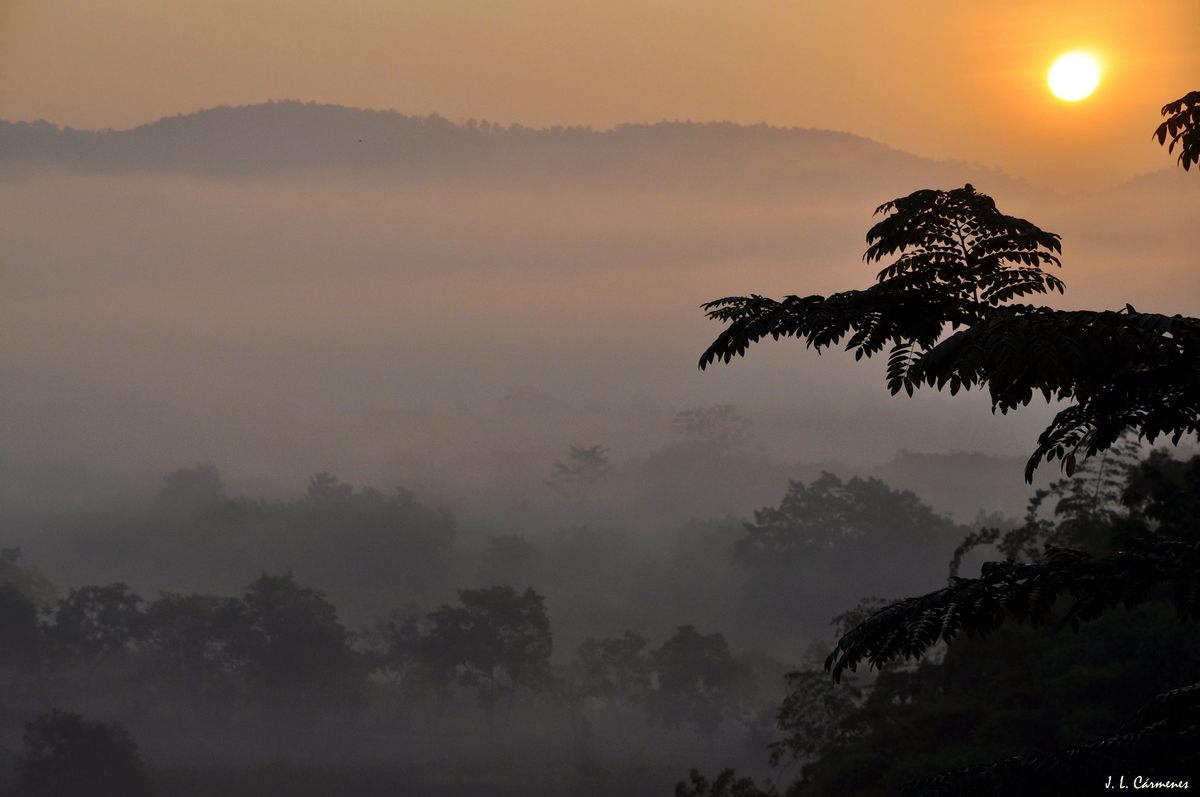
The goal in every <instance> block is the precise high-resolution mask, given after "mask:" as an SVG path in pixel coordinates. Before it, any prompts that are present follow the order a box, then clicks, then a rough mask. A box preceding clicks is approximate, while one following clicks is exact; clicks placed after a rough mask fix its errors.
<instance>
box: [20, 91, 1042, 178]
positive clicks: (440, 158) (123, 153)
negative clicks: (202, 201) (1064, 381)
mask: <svg viewBox="0 0 1200 797" xmlns="http://www.w3.org/2000/svg"><path fill="white" fill-rule="evenodd" d="M0 164H4V165H6V166H8V167H10V168H12V167H14V166H18V165H21V164H25V165H30V164H41V165H59V166H66V167H69V168H72V169H78V170H82V171H92V172H108V173H112V172H122V171H131V170H133V171H177V172H185V173H189V174H197V175H204V176H208V177H216V178H247V177H268V176H288V175H292V176H296V175H310V176H311V175H319V174H321V173H326V174H330V175H342V176H346V175H356V176H361V177H370V178H373V179H389V180H412V179H432V178H435V177H448V176H467V175H470V176H475V177H482V176H491V177H494V178H500V179H507V180H512V179H515V178H517V177H519V176H520V177H525V178H535V177H541V178H554V179H560V180H562V179H578V178H591V179H600V180H605V181H611V180H616V181H620V182H630V181H632V182H633V183H640V184H647V185H655V184H663V183H664V182H665V183H667V184H683V185H688V184H695V183H704V182H706V181H712V180H714V179H720V180H721V181H723V182H732V183H734V184H742V185H743V186H745V187H747V188H750V189H751V190H753V191H754V192H755V193H758V194H774V193H776V192H784V193H794V192H797V191H799V190H803V189H804V188H805V187H810V186H811V183H812V182H813V181H819V182H822V183H824V182H825V181H826V180H833V182H832V183H831V184H830V185H828V186H826V188H827V189H832V190H834V191H835V192H837V193H853V192H855V191H856V190H861V189H863V188H867V187H871V188H875V187H877V186H878V185H879V183H880V182H881V181H883V182H888V181H890V180H904V179H912V178H915V177H917V176H921V177H922V178H924V179H929V178H930V177H933V178H935V179H938V178H940V179H942V180H947V179H952V180H959V179H961V176H962V175H963V174H964V173H967V172H968V171H976V172H979V173H981V174H985V175H986V176H987V179H988V180H989V181H990V182H992V183H993V184H995V183H1001V184H1003V185H1004V186H1005V187H1006V188H1010V189H1016V188H1018V187H1019V186H1022V185H1023V184H1022V183H1021V182H1020V181H1017V180H1013V179H1011V178H1006V177H1003V176H1001V175H1000V174H999V173H996V172H992V171H989V170H986V169H982V168H981V167H974V168H973V169H972V168H969V167H966V165H965V164H962V163H953V162H951V163H943V162H938V161H933V160H931V159H928V158H921V157H918V156H915V155H911V154H908V153H904V152H899V151H897V150H894V149H891V148H890V147H887V146H885V145H883V144H880V143H878V142H875V141H872V140H870V139H866V138H862V137H859V136H854V135H851V134H849V133H840V132H833V131H829V130H806V129H799V128H778V127H769V126H767V125H753V126H747V125H738V124H734V123H730V122H709V123H693V122H660V123H658V124H629V125H621V126H619V127H616V128H613V129H611V130H603V131H600V130H595V129H592V128H587V127H554V128H548V129H534V128H528V127H522V126H520V125H513V126H509V127H505V126H500V125H492V124H489V123H488V122H486V121H485V122H476V121H474V120H472V121H467V122H462V123H455V122H452V121H450V120H447V119H445V118H443V117H440V116H438V115H436V114H435V115H432V116H425V117H422V116H405V115H403V114H401V113H398V112H395V111H369V110H360V109H356V108H345V107H341V106H336V105H318V104H316V103H301V102H297V101H284V102H272V103H266V104H262V105H251V106H241V107H237V108H229V107H220V108H212V109H207V110H202V111H198V112H196V113H192V114H187V115H180V116H173V117H168V118H164V119H160V120H159V121H157V122H153V123H151V124H146V125H141V126H139V127H136V128H133V129H131V130H120V131H116V130H103V131H87V130H75V129H71V128H60V127H58V126H56V125H51V124H49V123H47V122H33V123H28V122H15V123H14V122H0ZM834 178H836V179H834Z"/></svg>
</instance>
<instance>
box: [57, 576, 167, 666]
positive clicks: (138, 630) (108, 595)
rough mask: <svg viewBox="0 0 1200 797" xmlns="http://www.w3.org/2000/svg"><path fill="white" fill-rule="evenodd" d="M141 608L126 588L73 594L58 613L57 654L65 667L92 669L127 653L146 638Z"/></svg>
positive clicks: (82, 590)
mask: <svg viewBox="0 0 1200 797" xmlns="http://www.w3.org/2000/svg"><path fill="white" fill-rule="evenodd" d="M141 604H142V599H141V598H140V597H138V596H137V595H135V594H134V593H133V592H132V591H131V590H130V589H129V587H128V586H127V585H125V584H109V585H107V586H104V587H81V588H79V589H73V590H71V591H70V592H69V593H68V594H67V597H66V598H65V599H63V600H61V601H59V604H58V608H57V609H56V610H55V612H54V624H53V625H52V626H51V628H50V638H51V640H52V642H53V645H54V649H55V653H56V654H57V655H58V656H59V658H60V660H61V661H62V662H63V663H66V664H85V665H87V667H88V668H89V669H91V668H94V667H95V666H96V665H98V664H99V663H100V662H101V661H103V660H105V659H109V658H112V657H114V656H118V655H120V654H122V653H124V652H125V651H127V650H128V649H129V648H130V646H131V645H133V644H134V643H136V642H137V641H138V640H139V639H140V638H141V636H142V632H143V619H144V615H143V614H142V612H141V610H140V607H141Z"/></svg>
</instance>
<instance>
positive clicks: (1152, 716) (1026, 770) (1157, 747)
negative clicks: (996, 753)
mask: <svg viewBox="0 0 1200 797" xmlns="http://www.w3.org/2000/svg"><path fill="white" fill-rule="evenodd" d="M1197 717H1200V683H1197V684H1192V685H1191V686H1185V687H1183V688H1181V689H1175V690H1172V691H1170V692H1166V693H1164V694H1161V695H1159V696H1158V697H1156V698H1154V700H1152V701H1151V702H1150V703H1149V704H1147V705H1146V706H1144V707H1143V708H1142V709H1141V710H1140V711H1139V712H1138V713H1137V714H1136V715H1135V716H1134V717H1133V719H1132V720H1130V721H1129V722H1128V723H1126V725H1125V726H1124V727H1122V728H1121V729H1120V730H1119V731H1118V732H1117V733H1116V734H1115V735H1114V736H1112V737H1110V738H1108V739H1103V740H1101V741H1098V742H1093V743H1091V744H1085V745H1080V746H1078V747H1072V748H1068V749H1066V750H1049V751H1046V752H1042V753H1037V754H1036V755H1032V756H1028V757H1025V758H1016V757H1013V758H1008V759H1005V760H1003V761H997V762H995V763H992V764H985V765H982V766H974V767H968V768H966V769H962V770H959V771H957V772H950V773H947V774H945V775H939V776H937V777H933V778H927V779H924V780H919V781H915V782H913V783H909V784H908V785H907V786H906V787H905V788H904V790H903V791H902V795H903V797H966V796H967V795H972V796H973V795H996V797H1000V795H1031V796H1033V795H1054V797H1058V796H1059V795H1075V794H1093V793H1095V792H1096V791H1097V790H1098V789H1099V788H1101V787H1102V786H1104V784H1105V783H1106V778H1108V777H1111V778H1112V783H1113V784H1114V785H1113V788H1117V787H1119V784H1121V780H1120V778H1121V776H1122V775H1124V778H1125V782H1124V788H1130V787H1133V788H1137V786H1136V785H1135V783H1134V778H1135V777H1138V776H1141V777H1143V778H1145V776H1146V774H1147V773H1154V776H1153V777H1151V778H1145V779H1146V780H1150V781H1153V782H1164V781H1168V782H1169V781H1175V782H1180V781H1185V780H1187V779H1188V776H1187V773H1189V772H1191V773H1194V772H1195V771H1196V768H1197V765H1200V727H1198V726H1197Z"/></svg>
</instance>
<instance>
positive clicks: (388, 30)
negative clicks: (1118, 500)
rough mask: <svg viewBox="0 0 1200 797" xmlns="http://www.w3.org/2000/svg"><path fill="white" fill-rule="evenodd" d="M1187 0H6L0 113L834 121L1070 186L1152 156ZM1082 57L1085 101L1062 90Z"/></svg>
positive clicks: (1197, 6)
mask: <svg viewBox="0 0 1200 797" xmlns="http://www.w3.org/2000/svg"><path fill="white" fill-rule="evenodd" d="M1197 38H1200V3H1197V2H1195V0H1140V1H1139V2H1137V3H1131V2H1129V1H1128V0H1089V1H1088V2H1052V1H1051V0H1036V1H1029V0H998V1H997V2H991V3H970V2H966V3H964V2H962V0H954V1H953V2H951V1H950V0H912V1H910V2H905V3H897V2H895V0H887V1H886V2H884V0H842V1H841V2H832V1H826V2H814V1H813V0H571V1H570V2H568V0H338V2H333V0H88V2H86V3H83V2H79V0H0V118H4V119H9V120H19V119H25V120H31V119H37V118H45V119H48V120H50V121H52V122H57V123H60V124H65V125H72V126H76V127H88V128H97V127H116V128H123V127H130V126H133V125H136V124H140V123H143V122H148V121H152V120H154V119H157V118H158V117H161V116H164V115H171V114H175V113H180V112H190V111H194V110H197V109H199V108H202V107H209V106H213V105H220V104H230V105H238V104H246V103H256V102H262V101H265V100H267V99H285V98H294V99H302V100H316V101H319V102H330V103H340V104H345V105H353V106H359V107H366V108H394V109H396V110H399V111H401V112H404V113H410V114H426V113H432V112H437V113H440V114H442V115H443V116H447V117H449V118H451V119H466V118H480V119H488V120H491V121H498V122H503V123H512V122H520V123H522V124H526V125H532V126H542V125H551V124H588V125H593V126H598V127H607V126H611V125H614V124H619V123H621V122H643V121H658V120H662V119H693V120H723V119H729V120H734V121H738V122H744V123H756V122H767V123H770V124H774V125H798V126H803V127H821V128H832V129H838V130H848V131H851V132H854V133H858V134H861V135H865V136H869V137H871V138H875V139H878V140H881V141H884V142H886V143H888V144H891V145H892V146H895V147H898V148H901V149H905V150H909V151H913V152H917V153H919V154H923V155H931V156H935V157H954V158H963V159H967V160H973V161H978V162H981V163H983V164H987V165H990V166H996V167H999V168H1002V169H1004V170H1005V171H1008V172H1010V173H1013V174H1016V175H1020V176H1023V177H1026V178H1028V179H1031V180H1034V181H1035V182H1039V183H1042V184H1047V185H1052V186H1056V187H1059V188H1062V189H1079V188H1090V187H1095V186H1101V185H1105V184H1111V183H1115V182H1118V181H1120V180H1123V179H1125V178H1127V177H1128V176H1130V175H1133V174H1136V173H1139V172H1144V171H1149V170H1153V169H1157V168H1162V167H1164V166H1166V165H1167V164H1168V163H1169V161H1168V160H1167V159H1166V158H1165V156H1164V153H1162V152H1161V151H1160V150H1159V149H1158V148H1157V147H1155V146H1152V145H1151V143H1150V131H1151V130H1153V128H1154V126H1155V125H1156V123H1157V120H1158V114H1157V109H1158V107H1159V106H1161V105H1162V104H1163V103H1164V102H1166V101H1167V100H1170V99H1173V98H1175V97H1178V96H1180V95H1182V94H1183V93H1184V92H1185V91H1187V90H1190V89H1196V88H1200V48H1197V47H1195V42H1196V40H1197ZM1079 49H1082V50H1087V51H1089V52H1092V53H1094V54H1095V55H1096V56H1097V58H1098V60H1099V61H1100V62H1101V65H1102V69H1103V72H1104V76H1103V78H1102V83H1101V86H1100V88H1099V90H1098V91H1097V93H1096V94H1095V95H1094V96H1093V98H1091V99H1089V100H1086V101H1084V102H1082V103H1078V104H1066V103H1063V102H1061V101H1058V100H1056V99H1054V98H1053V97H1052V96H1051V95H1050V94H1049V92H1048V91H1047V89H1046V85H1045V73H1046V70H1047V68H1048V67H1049V65H1050V63H1051V62H1052V61H1053V60H1054V58H1055V57H1056V56H1058V55H1059V54H1061V53H1063V52H1067V51H1070V50H1079Z"/></svg>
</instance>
